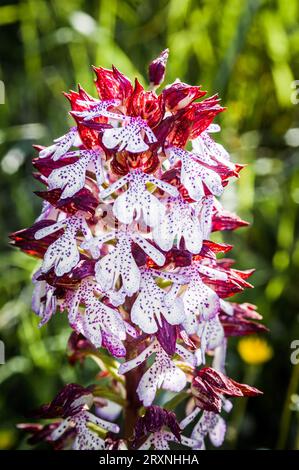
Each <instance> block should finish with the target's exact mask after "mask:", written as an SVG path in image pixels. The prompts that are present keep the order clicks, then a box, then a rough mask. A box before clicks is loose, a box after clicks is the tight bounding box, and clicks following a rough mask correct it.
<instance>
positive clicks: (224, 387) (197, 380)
mask: <svg viewBox="0 0 299 470" xmlns="http://www.w3.org/2000/svg"><path fill="white" fill-rule="evenodd" d="M191 392H192V394H193V396H194V397H195V403H196V406H198V407H199V408H202V409H204V410H207V411H213V412H214V413H220V411H221V407H222V395H227V396H230V397H244V396H256V395H262V392H261V391H260V390H258V389H257V388H254V387H250V386H249V385H245V384H240V383H238V382H236V381H235V380H233V379H230V378H228V377H226V376H225V375H224V374H222V373H221V372H219V371H216V370H214V369H212V368H211V367H205V368H203V369H201V370H200V371H199V372H197V374H196V375H195V377H194V379H193V381H192V385H191Z"/></svg>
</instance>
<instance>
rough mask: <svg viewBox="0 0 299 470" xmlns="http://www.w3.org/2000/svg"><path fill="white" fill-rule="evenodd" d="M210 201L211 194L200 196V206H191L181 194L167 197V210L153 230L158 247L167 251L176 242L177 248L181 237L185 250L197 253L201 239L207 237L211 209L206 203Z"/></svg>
mask: <svg viewBox="0 0 299 470" xmlns="http://www.w3.org/2000/svg"><path fill="white" fill-rule="evenodd" d="M210 201H211V196H208V197H206V198H202V201H200V202H199V203H198V206H200V207H193V206H192V205H191V204H189V203H187V202H186V201H184V199H183V198H182V197H181V196H178V197H177V198H169V199H168V201H167V206H168V211H167V213H166V215H165V217H164V218H163V220H162V221H161V224H158V225H156V226H155V228H154V230H153V238H154V240H155V242H156V243H157V244H158V245H159V247H160V248H162V250H164V251H169V250H170V249H171V248H172V246H173V245H174V243H176V246H177V248H179V247H180V242H181V239H182V238H184V241H185V246H186V248H187V250H188V251H190V253H194V254H198V253H199V252H200V250H201V247H202V242H203V239H205V238H208V236H209V234H210V227H211V221H212V211H211V210H210V208H209V205H208V204H210ZM210 205H211V204H210Z"/></svg>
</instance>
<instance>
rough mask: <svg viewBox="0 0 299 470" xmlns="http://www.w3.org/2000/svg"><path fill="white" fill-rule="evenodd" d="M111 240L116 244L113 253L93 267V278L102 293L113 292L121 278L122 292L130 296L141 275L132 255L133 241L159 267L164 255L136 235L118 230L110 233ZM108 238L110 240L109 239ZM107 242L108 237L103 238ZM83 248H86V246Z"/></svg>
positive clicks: (135, 290) (136, 286) (163, 260)
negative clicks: (115, 240)
mask: <svg viewBox="0 0 299 470" xmlns="http://www.w3.org/2000/svg"><path fill="white" fill-rule="evenodd" d="M110 237H111V238H114V237H115V238H116V239H117V243H116V246H115V248H114V249H113V251H111V252H110V253H108V254H107V255H105V256H104V257H102V258H101V259H100V260H99V261H98V262H97V263H96V265H95V276H96V279H97V282H98V283H99V285H100V286H101V288H102V290H103V292H108V291H110V290H115V287H116V283H117V281H118V279H119V277H120V278H121V281H122V288H123V292H124V293H125V294H126V295H128V296H131V295H133V294H134V293H135V292H137V290H138V289H139V286H140V280H141V274H140V271H139V268H138V266H137V263H136V261H135V259H134V257H133V255H132V249H131V245H132V242H133V241H134V242H135V243H137V245H139V247H140V248H141V249H142V250H143V251H144V252H145V253H146V254H147V255H148V256H149V257H150V258H151V259H152V260H153V261H154V262H155V263H157V264H158V265H159V266H161V265H163V264H164V262H165V257H164V255H163V254H162V253H161V252H160V251H159V250H158V249H157V248H155V247H154V246H153V245H151V244H150V243H149V242H148V241H147V240H146V239H145V238H143V237H142V236H141V235H139V234H137V233H132V232H130V231H123V230H119V231H118V232H115V233H113V232H111V233H110ZM111 238H110V239H111ZM105 239H106V240H108V239H109V238H108V236H107V237H105ZM84 246H87V245H86V244H85V245H84Z"/></svg>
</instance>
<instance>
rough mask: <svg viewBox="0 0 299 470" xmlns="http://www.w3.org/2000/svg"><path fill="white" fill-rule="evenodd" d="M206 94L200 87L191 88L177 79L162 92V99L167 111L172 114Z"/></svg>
mask: <svg viewBox="0 0 299 470" xmlns="http://www.w3.org/2000/svg"><path fill="white" fill-rule="evenodd" d="M205 94H206V92H205V91H202V90H201V87H200V86H191V85H188V84H187V83H183V82H181V81H180V80H179V79H177V80H176V81H175V82H174V83H172V84H171V85H168V86H166V87H165V88H164V90H163V97H164V100H165V105H166V108H167V110H169V111H171V112H172V113H173V112H176V111H179V110H180V109H183V108H188V106H189V105H190V104H191V103H192V102H193V101H195V100H197V99H198V98H201V97H202V96H204V95H205Z"/></svg>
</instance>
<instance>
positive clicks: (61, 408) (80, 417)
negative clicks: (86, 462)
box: [35, 384, 119, 450]
mask: <svg viewBox="0 0 299 470" xmlns="http://www.w3.org/2000/svg"><path fill="white" fill-rule="evenodd" d="M93 401H94V397H93V395H92V391H91V390H89V389H86V388H84V387H81V386H80V385H77V384H69V385H66V386H65V387H64V388H63V389H62V390H61V392H60V393H59V394H58V395H57V396H56V397H55V398H54V400H53V401H52V402H51V403H49V404H48V405H43V406H42V407H41V408H40V409H39V410H37V411H36V413H35V416H37V417H40V418H48V419H49V418H59V417H62V418H63V421H61V423H60V424H59V425H58V426H57V427H56V428H55V429H54V430H53V431H52V433H51V435H50V438H49V440H50V441H57V440H58V439H61V438H62V437H63V435H64V434H66V433H67V432H68V431H69V430H72V431H73V433H72V436H73V439H72V440H73V442H72V449H73V450H100V449H104V448H105V441H104V440H103V439H102V438H100V437H99V435H98V434H97V433H96V432H95V431H93V430H91V428H90V427H89V426H88V424H89V423H92V424H93V425H95V426H96V427H98V428H100V430H102V431H106V432H107V431H110V432H113V433H118V432H119V427H118V426H117V425H116V424H114V423H110V422H109V421H106V420H104V419H101V418H98V417H97V416H95V415H94V414H92V413H90V411H89V409H90V408H91V407H92V405H93Z"/></svg>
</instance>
